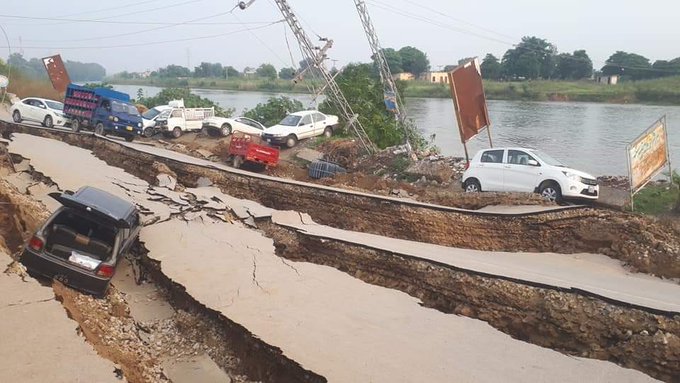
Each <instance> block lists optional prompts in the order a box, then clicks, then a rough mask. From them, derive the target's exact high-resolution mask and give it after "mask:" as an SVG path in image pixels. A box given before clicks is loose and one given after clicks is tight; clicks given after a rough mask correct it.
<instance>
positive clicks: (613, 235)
mask: <svg viewBox="0 0 680 383" xmlns="http://www.w3.org/2000/svg"><path fill="white" fill-rule="evenodd" d="M0 131H1V132H2V134H3V136H5V137H8V136H9V134H11V133H12V132H28V133H31V134H34V135H39V136H47V137H52V138H55V139H59V140H63V141H64V142H67V143H70V144H73V145H76V146H80V147H83V148H87V149H89V150H92V152H93V153H94V154H95V156H97V157H98V158H100V159H102V160H104V161H105V162H107V163H108V164H110V165H112V166H119V167H121V168H123V169H125V170H126V171H128V172H130V173H132V174H135V175H137V176H138V177H140V178H142V179H144V180H146V181H148V182H153V181H154V179H155V175H156V167H154V166H153V165H152V164H154V163H157V164H158V163H160V164H163V165H164V166H166V167H167V168H168V169H169V171H171V172H172V173H173V175H176V176H177V178H178V181H179V182H180V183H182V184H184V185H187V186H196V185H197V181H198V180H199V179H201V178H207V179H209V180H211V182H212V183H214V184H215V185H217V186H218V187H220V188H221V189H222V190H223V191H225V192H227V193H228V194H230V195H232V196H235V197H239V198H244V199H249V200H253V201H257V202H260V203H261V204H263V205H265V206H268V207H270V208H275V209H279V210H296V211H301V212H305V213H308V214H310V215H311V216H312V218H313V219H314V220H315V221H316V222H319V223H321V224H325V225H330V226H333V227H336V228H341V229H347V230H353V231H361V232H368V233H373V234H377V235H384V236H389V237H393V238H401V239H408V240H414V241H420V242H428V243H434V244H439V245H444V246H453V247H461V248H470V249H477V250H489V251H527V252H556V253H578V252H589V253H601V254H605V255H607V256H609V257H611V258H615V259H620V260H622V261H623V262H625V263H626V264H627V265H628V266H630V267H631V268H632V269H633V270H636V271H640V272H645V273H652V274H655V275H659V276H664V277H669V278H676V277H680V235H679V233H678V232H677V231H676V230H675V229H674V228H672V227H670V226H667V225H662V224H658V223H655V222H653V221H652V220H650V219H647V218H643V217H638V216H634V215H631V214H626V213H622V212H614V211H605V210H596V209H588V208H577V209H567V210H562V209H559V210H561V211H538V212H536V213H524V214H511V215H499V214H496V213H493V212H491V213H489V212H486V213H485V212H477V211H467V210H462V209H455V208H450V207H443V206H437V205H429V204H423V203H418V202H415V201H407V200H403V199H396V198H389V197H383V196H375V195H369V194H365V193H359V192H355V191H348V190H342V189H336V188H330V187H324V186H321V185H313V184H306V183H302V182H297V181H292V180H285V179H279V178H273V177H267V176H262V175H257V174H253V173H248V172H244V171H240V170H238V169H233V168H229V167H227V166H225V165H221V164H218V163H213V162H209V161H205V160H200V159H197V158H193V157H189V156H186V155H182V154H179V153H176V152H171V151H168V150H164V149H160V148H156V147H150V146H147V145H141V144H134V143H125V142H120V141H115V140H108V139H105V138H101V137H95V136H92V135H88V134H72V133H68V132H63V131H50V130H45V129H41V128H36V127H29V126H24V125H17V124H10V123H4V122H0Z"/></svg>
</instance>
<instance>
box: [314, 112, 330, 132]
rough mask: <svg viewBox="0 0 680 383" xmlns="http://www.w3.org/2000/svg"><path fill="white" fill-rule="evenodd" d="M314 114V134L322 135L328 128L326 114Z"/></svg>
mask: <svg viewBox="0 0 680 383" xmlns="http://www.w3.org/2000/svg"><path fill="white" fill-rule="evenodd" d="M312 116H313V117H312V118H313V119H314V135H315V136H320V135H322V134H323V132H324V130H326V123H327V121H326V116H325V115H323V114H321V113H314V114H313V115H312Z"/></svg>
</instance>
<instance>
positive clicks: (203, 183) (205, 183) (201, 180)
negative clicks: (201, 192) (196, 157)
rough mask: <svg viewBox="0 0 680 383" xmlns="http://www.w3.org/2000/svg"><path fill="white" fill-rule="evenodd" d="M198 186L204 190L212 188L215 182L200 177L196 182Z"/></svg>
mask: <svg viewBox="0 0 680 383" xmlns="http://www.w3.org/2000/svg"><path fill="white" fill-rule="evenodd" d="M196 185H197V187H199V188H203V187H207V186H212V185H213V182H212V181H211V180H210V178H206V177H198V180H196Z"/></svg>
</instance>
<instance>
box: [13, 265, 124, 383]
mask: <svg viewBox="0 0 680 383" xmlns="http://www.w3.org/2000/svg"><path fill="white" fill-rule="evenodd" d="M0 260H2V261H7V262H9V260H10V258H9V256H8V255H6V254H2V253H0ZM0 291H2V294H0V318H1V320H2V326H0V339H2V347H0V381H2V382H22V383H24V382H25V383H31V382H36V383H44V382H54V383H62V382H63V383H72V382H83V383H86V382H102V383H105V382H121V381H122V380H121V379H118V378H116V374H115V372H114V370H115V369H116V366H115V365H114V364H113V363H111V362H110V361H108V360H106V359H104V358H102V357H100V356H99V355H97V353H96V351H95V350H94V349H93V348H92V346H90V345H89V344H88V343H86V341H85V339H84V338H83V337H82V336H80V335H78V332H77V327H78V325H77V323H76V322H74V321H72V320H71V319H69V318H68V316H67V314H66V312H65V311H64V308H63V307H62V305H61V304H60V303H59V302H57V300H56V299H55V298H54V292H53V291H52V289H51V288H50V287H45V286H41V285H40V284H39V283H38V282H36V281H35V280H33V279H27V280H26V281H22V280H21V278H20V277H19V276H18V275H14V274H6V273H0Z"/></svg>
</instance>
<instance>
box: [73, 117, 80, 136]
mask: <svg viewBox="0 0 680 383" xmlns="http://www.w3.org/2000/svg"><path fill="white" fill-rule="evenodd" d="M71 130H72V131H73V132H74V133H78V131H79V130H80V121H79V120H77V119H74V120H73V121H71Z"/></svg>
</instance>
